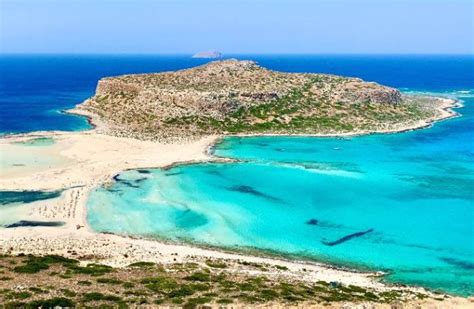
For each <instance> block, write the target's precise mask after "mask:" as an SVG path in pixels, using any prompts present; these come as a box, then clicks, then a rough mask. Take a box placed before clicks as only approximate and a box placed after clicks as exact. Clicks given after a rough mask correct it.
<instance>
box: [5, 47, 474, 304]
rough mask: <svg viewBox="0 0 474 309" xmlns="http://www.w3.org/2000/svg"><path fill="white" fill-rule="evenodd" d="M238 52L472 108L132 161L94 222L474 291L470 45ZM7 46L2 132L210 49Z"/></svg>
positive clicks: (52, 120) (94, 201)
mask: <svg viewBox="0 0 474 309" xmlns="http://www.w3.org/2000/svg"><path fill="white" fill-rule="evenodd" d="M239 58H242V59H253V60H256V61H257V62H259V63H260V64H261V65H263V66H266V67H269V68H272V69H277V70H282V71H294V72H325V73H334V74H342V75H350V76H358V77H361V78H363V79H366V80H371V81H377V82H380V83H383V84H386V85H390V86H394V87H398V88H403V89H404V90H406V91H425V92H433V93H437V94H442V95H446V96H451V97H455V98H458V99H460V100H463V101H464V104H465V107H464V108H461V109H459V112H460V113H462V114H463V116H462V117H459V118H456V119H451V120H447V121H444V122H441V123H437V124H436V125H435V126H434V127H432V128H429V129H424V130H418V131H413V132H408V133H402V134H391V135H371V136H364V137H353V138H344V139H338V138H288V137H255V138H227V139H225V140H224V141H223V142H222V143H220V144H219V145H218V146H217V147H216V154H217V155H220V156H226V157H235V158H239V159H245V162H242V163H235V164H192V165H183V166H177V167H174V168H172V169H169V170H161V169H152V170H145V171H143V170H141V171H126V172H123V173H121V174H120V175H119V176H118V178H117V181H116V182H115V183H114V184H113V185H112V186H107V187H100V188H97V190H95V191H93V192H92V193H91V197H90V199H89V201H88V220H89V223H90V224H91V226H92V227H93V228H94V229H96V230H97V231H110V232H117V233H124V234H136V235H146V236H153V237H160V238H165V239H170V240H178V241H182V240H185V241H192V242H198V243H204V244H210V245H215V246H223V247H235V246H238V247H250V248H256V249H264V250H271V251H276V252H279V253H283V254H296V255H302V256H305V257H306V258H313V259H317V260H324V261H328V262H331V263H337V264H342V265H347V266H353V267H361V268H370V269H376V270H385V271H387V272H388V273H389V275H388V276H387V277H386V280H389V281H393V282H401V283H407V284H416V285H423V286H426V287H429V288H433V289H440V290H443V291H448V292H452V293H455V294H461V295H474V193H473V192H474V191H473V189H472V187H473V183H474V140H473V136H474V134H473V132H474V98H473V97H474V74H473V73H474V57H472V56H384V57H382V56H377V57H374V56H370V57H369V56H298V57H296V56H245V57H239ZM0 59H1V60H0V62H1V69H2V71H1V72H2V89H1V94H2V98H1V110H2V124H1V125H2V127H1V128H2V131H3V132H18V131H29V130H32V129H34V130H36V129H38V128H41V129H50V128H52V127H53V128H55V129H63V130H74V129H77V128H85V127H86V126H85V122H84V121H83V120H80V118H68V117H65V116H62V115H60V114H57V113H53V112H51V111H57V110H61V109H63V108H66V107H70V106H72V105H74V104H75V103H77V102H80V101H81V100H82V99H84V98H86V97H87V96H89V95H91V94H92V92H93V89H94V87H95V84H96V80H97V79H98V78H100V77H102V76H107V75H116V74H124V73H134V72H136V73H138V72H150V71H162V70H174V69H179V68H184V67H189V66H193V65H198V64H201V63H204V62H205V60H197V59H190V58H189V57H188V56H166V57H164V56H159V57H158V56H156V57H155V56H126V57H119V56H114V57H105V56H87V57H79V58H77V57H71V56H68V57H65V56H62V57H51V56H41V57H30V56H28V57H23V56H22V57H19V56H15V57H2V58H0ZM4 68H6V70H3V69H4ZM4 72H10V73H12V74H3V73H4ZM29 72H31V74H28V73H29ZM25 76H28V77H25ZM4 80H5V81H6V82H4ZM25 93H27V94H28V95H24V94H25ZM9 98H10V99H9ZM29 98H34V99H35V100H31V101H29ZM38 98H39V99H38ZM48 98H49V99H48ZM43 99H48V100H46V101H42V100H43ZM22 100H24V101H22ZM20 101H21V102H22V104H24V105H27V106H30V105H32V104H33V103H34V102H37V103H36V104H37V105H35V107H34V108H31V111H35V113H36V114H28V113H26V114H22V113H18V108H16V107H18V106H19V104H18V102H20ZM9 102H10V103H9ZM13 102H17V103H15V104H14V103H13ZM45 102H46V103H47V102H50V104H45ZM26 111H30V109H27V110H26ZM53 114H54V117H53V116H52V115H53ZM23 117H30V118H28V119H30V121H27V122H26V123H25V118H23ZM41 117H43V118H41ZM3 118H8V121H7V122H4V121H3ZM10 118H12V119H10ZM38 119H41V121H38ZM59 119H60V120H59ZM77 121H79V122H77ZM75 122H76V123H75Z"/></svg>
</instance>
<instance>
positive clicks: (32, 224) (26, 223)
mask: <svg viewBox="0 0 474 309" xmlns="http://www.w3.org/2000/svg"><path fill="white" fill-rule="evenodd" d="M63 225H64V222H62V221H29V220H20V221H18V222H15V223H12V224H7V225H5V227H6V228H7V229H9V228H14V227H37V226H63Z"/></svg>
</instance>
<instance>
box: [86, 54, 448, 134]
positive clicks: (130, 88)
mask: <svg viewBox="0 0 474 309" xmlns="http://www.w3.org/2000/svg"><path fill="white" fill-rule="evenodd" d="M439 105H440V100H438V99H435V98H423V97H413V96H406V95H402V94H401V93H400V92H399V91H398V90H396V89H394V88H390V87H385V86H382V85H379V84H376V83H370V82H364V81H363V80H361V79H359V78H349V77H341V76H335V75H327V74H306V73H284V72H276V71H272V70H268V69H265V68H262V67H260V66H258V65H257V64H256V63H255V62H252V61H238V60H233V59H231V60H224V61H214V62H210V63H208V64H205V65H202V66H199V67H195V68H191V69H186V70H180V71H176V72H164V73H156V74H134V75H124V76H117V77H107V78H103V79H101V80H100V81H99V83H98V86H97V90H96V94H95V95H94V96H93V97H92V98H90V99H88V100H86V101H85V102H84V103H83V104H81V105H79V106H78V109H79V110H83V111H87V112H90V113H93V114H96V115H98V116H99V117H100V118H101V120H102V121H103V122H105V123H106V124H107V127H108V128H109V133H112V134H114V135H120V136H131V137H137V138H140V139H169V138H183V137H185V138H193V137H199V136H204V135H209V134H255V133H258V134H345V133H353V132H371V131H392V130H400V129H403V128H406V127H416V126H420V122H422V123H423V122H428V121H430V120H432V119H435V118H437V117H440V115H439V114H440V110H439V109H438V107H439Z"/></svg>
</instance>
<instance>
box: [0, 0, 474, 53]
mask: <svg viewBox="0 0 474 309" xmlns="http://www.w3.org/2000/svg"><path fill="white" fill-rule="evenodd" d="M473 19H474V0H444V1H443V0H411V1H410V0H287V1H283V0H240V1H238V0H220V1H217V0H128V1H126V0H0V53H74V54H76V53H78V54H81V53H88V54H96V53H114V54H127V53H128V54H142V53H143V54H192V53H195V52H199V51H207V50H217V51H221V52H222V53H224V54H473V53H474V42H473V41H474V39H473V38H474V30H473V29H474V25H473Z"/></svg>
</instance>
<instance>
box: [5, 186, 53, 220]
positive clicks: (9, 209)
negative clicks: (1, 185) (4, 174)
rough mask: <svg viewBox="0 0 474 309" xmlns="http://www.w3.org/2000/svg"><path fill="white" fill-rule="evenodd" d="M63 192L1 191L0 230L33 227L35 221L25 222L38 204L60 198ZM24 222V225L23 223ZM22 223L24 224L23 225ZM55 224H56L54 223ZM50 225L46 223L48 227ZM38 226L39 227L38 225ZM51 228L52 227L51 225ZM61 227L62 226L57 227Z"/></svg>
mask: <svg viewBox="0 0 474 309" xmlns="http://www.w3.org/2000/svg"><path fill="white" fill-rule="evenodd" d="M61 193H62V190H57V191H5V190H0V228H3V227H19V226H28V224H27V223H28V222H30V223H31V224H30V225H29V226H33V223H34V222H35V221H24V220H26V219H28V218H29V217H30V213H31V211H32V210H33V207H35V205H36V202H41V201H46V200H48V201H49V200H53V199H56V198H59V196H60V195H61ZM22 222H23V223H22ZM21 223H22V224H21ZM53 223H54V222H53ZM47 224H48V223H46V225H47ZM36 226H39V224H37V225H36ZM50 226H51V225H50ZM56 226H60V225H56Z"/></svg>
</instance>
